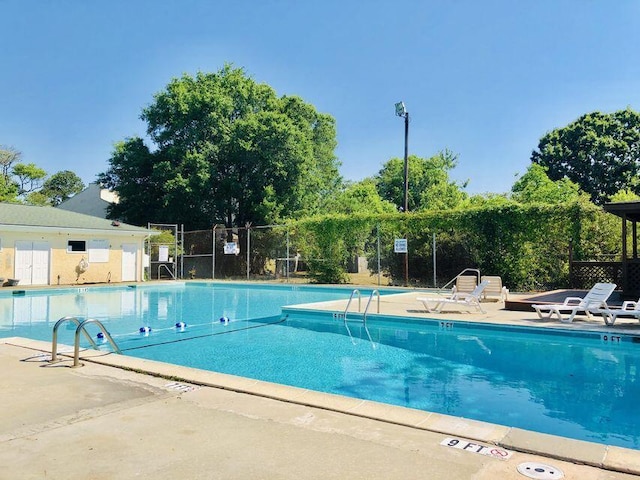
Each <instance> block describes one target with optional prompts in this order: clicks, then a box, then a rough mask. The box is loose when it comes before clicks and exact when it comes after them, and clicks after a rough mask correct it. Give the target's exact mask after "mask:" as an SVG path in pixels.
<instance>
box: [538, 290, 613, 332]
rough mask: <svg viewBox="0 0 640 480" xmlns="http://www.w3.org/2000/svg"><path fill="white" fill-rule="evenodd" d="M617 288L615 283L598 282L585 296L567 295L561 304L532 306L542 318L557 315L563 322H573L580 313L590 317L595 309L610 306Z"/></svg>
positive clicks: (545, 318)
mask: <svg viewBox="0 0 640 480" xmlns="http://www.w3.org/2000/svg"><path fill="white" fill-rule="evenodd" d="M615 289H616V284H615V283H596V284H595V285H594V286H593V287H592V288H591V290H589V291H588V292H587V294H586V295H585V296H584V297H566V298H565V299H564V302H562V303H559V304H550V305H549V304H534V305H532V307H533V309H534V310H535V311H536V313H537V314H538V317H539V318H540V319H542V320H549V319H551V318H552V317H556V318H557V319H558V320H560V321H561V322H563V323H571V322H572V321H573V319H574V318H575V316H576V315H577V314H578V313H584V314H585V315H586V316H587V317H589V318H590V317H591V315H592V314H593V311H599V309H601V308H608V306H607V300H608V299H609V297H610V296H611V294H612V293H613V291H614V290H615Z"/></svg>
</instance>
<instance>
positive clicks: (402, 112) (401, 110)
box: [396, 102, 409, 212]
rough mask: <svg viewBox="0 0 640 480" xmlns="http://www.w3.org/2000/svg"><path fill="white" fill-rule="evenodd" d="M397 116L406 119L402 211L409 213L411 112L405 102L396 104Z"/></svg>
mask: <svg viewBox="0 0 640 480" xmlns="http://www.w3.org/2000/svg"><path fill="white" fill-rule="evenodd" d="M396 115H397V116H399V117H404V199H403V202H402V210H403V211H404V212H408V211H409V112H407V108H406V107H405V106H404V102H398V103H396Z"/></svg>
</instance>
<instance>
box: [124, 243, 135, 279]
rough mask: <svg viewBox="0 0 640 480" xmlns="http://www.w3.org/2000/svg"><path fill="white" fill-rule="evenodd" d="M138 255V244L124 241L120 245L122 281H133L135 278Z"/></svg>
mask: <svg viewBox="0 0 640 480" xmlns="http://www.w3.org/2000/svg"><path fill="white" fill-rule="evenodd" d="M137 257H138V246H137V245H136V244H135V243H124V244H123V245H122V281H123V282H134V281H135V280H136V270H137V269H136V267H137V262H136V259H137Z"/></svg>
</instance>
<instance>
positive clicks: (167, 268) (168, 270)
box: [158, 263, 176, 280]
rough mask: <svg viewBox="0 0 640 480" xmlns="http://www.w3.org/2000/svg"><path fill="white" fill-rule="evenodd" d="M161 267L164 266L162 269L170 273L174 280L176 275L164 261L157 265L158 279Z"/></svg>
mask: <svg viewBox="0 0 640 480" xmlns="http://www.w3.org/2000/svg"><path fill="white" fill-rule="evenodd" d="M161 267H164V269H165V270H166V271H167V272H168V273H169V275H171V278H173V279H174V280H175V279H176V276H175V275H174V274H173V272H172V271H171V270H170V269H169V267H167V266H166V265H165V264H164V263H161V264H160V265H158V280H160V268H161Z"/></svg>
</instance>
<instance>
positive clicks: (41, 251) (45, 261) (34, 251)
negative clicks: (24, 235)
mask: <svg viewBox="0 0 640 480" xmlns="http://www.w3.org/2000/svg"><path fill="white" fill-rule="evenodd" d="M15 278H17V279H18V280H20V285H48V284H49V244H48V243H47V242H29V241H24V240H19V241H16V257H15Z"/></svg>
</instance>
